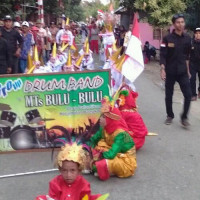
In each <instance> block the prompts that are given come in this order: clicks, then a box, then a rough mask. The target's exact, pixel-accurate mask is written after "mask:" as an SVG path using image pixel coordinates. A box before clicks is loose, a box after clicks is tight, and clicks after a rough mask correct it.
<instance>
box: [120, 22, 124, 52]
mask: <svg viewBox="0 0 200 200" xmlns="http://www.w3.org/2000/svg"><path fill="white" fill-rule="evenodd" d="M119 30H120V39H119V46H120V47H122V50H121V54H123V53H124V38H125V34H126V30H125V28H124V26H123V25H121V26H120V27H119Z"/></svg>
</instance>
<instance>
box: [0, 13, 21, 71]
mask: <svg viewBox="0 0 200 200" xmlns="http://www.w3.org/2000/svg"><path fill="white" fill-rule="evenodd" d="M2 37H3V38H4V39H6V41H7V43H8V52H9V54H10V59H11V61H10V67H11V68H8V73H11V72H12V73H13V74H15V73H18V71H19V69H18V60H19V57H20V55H21V49H22V46H23V39H22V37H21V36H20V34H19V32H17V31H16V30H15V29H13V21H12V18H11V16H10V15H6V16H5V18H4V27H3V28H2Z"/></svg>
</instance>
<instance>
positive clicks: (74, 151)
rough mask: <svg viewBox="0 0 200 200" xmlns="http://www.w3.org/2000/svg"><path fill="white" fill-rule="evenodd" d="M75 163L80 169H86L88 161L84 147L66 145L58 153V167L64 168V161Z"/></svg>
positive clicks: (75, 144)
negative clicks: (85, 164) (86, 161)
mask: <svg viewBox="0 0 200 200" xmlns="http://www.w3.org/2000/svg"><path fill="white" fill-rule="evenodd" d="M66 160H67V161H73V162H76V163H78V164H79V166H80V168H81V169H83V168H84V161H85V160H86V154H85V151H84V149H83V146H82V145H78V144H77V143H76V142H75V143H71V144H70V143H68V144H65V146H63V147H62V148H61V151H60V152H59V153H58V156H57V161H56V164H57V165H58V167H62V162H63V161H66Z"/></svg>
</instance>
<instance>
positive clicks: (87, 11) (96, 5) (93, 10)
mask: <svg viewBox="0 0 200 200" xmlns="http://www.w3.org/2000/svg"><path fill="white" fill-rule="evenodd" d="M82 8H83V12H84V17H85V18H87V17H90V16H92V17H97V10H103V11H108V5H106V6H105V5H103V4H102V3H101V1H100V0H95V1H93V2H84V3H83V4H82Z"/></svg>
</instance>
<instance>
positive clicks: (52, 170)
mask: <svg viewBox="0 0 200 200" xmlns="http://www.w3.org/2000/svg"><path fill="white" fill-rule="evenodd" d="M54 171H58V169H46V170H40V171H34V172H24V173H17V174H8V175H3V176H0V179H2V178H11V177H15V176H25V175H32V174H41V173H47V172H54Z"/></svg>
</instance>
